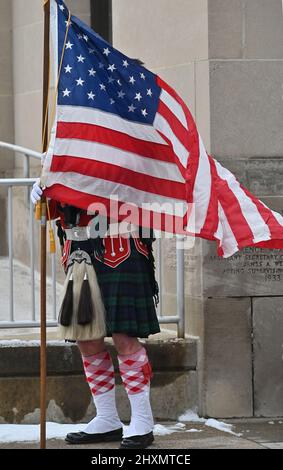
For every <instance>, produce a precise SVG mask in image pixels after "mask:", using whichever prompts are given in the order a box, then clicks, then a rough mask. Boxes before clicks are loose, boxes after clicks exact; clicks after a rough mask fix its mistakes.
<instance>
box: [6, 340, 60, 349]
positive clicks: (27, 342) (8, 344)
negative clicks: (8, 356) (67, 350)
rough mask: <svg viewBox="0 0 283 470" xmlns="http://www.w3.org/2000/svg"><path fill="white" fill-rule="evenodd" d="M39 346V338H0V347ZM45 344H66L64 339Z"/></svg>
mask: <svg viewBox="0 0 283 470" xmlns="http://www.w3.org/2000/svg"><path fill="white" fill-rule="evenodd" d="M32 346H36V347H39V346H40V340H37V339H31V340H22V339H3V340H0V348H11V347H13V348H19V347H32ZM47 346H67V345H66V343H65V341H64V340H56V341H48V342H47Z"/></svg>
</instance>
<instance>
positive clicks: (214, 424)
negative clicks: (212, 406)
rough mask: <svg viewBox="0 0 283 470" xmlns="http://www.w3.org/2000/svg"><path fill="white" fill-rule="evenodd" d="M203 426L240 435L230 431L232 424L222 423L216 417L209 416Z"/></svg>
mask: <svg viewBox="0 0 283 470" xmlns="http://www.w3.org/2000/svg"><path fill="white" fill-rule="evenodd" d="M204 424H205V426H209V427H210V428H214V429H218V430H219V431H222V432H228V433H229V434H233V435H234V436H238V437H240V436H241V435H242V434H239V433H236V432H234V431H232V428H233V425H232V424H228V423H223V421H217V419H213V418H209V419H207V420H206V422H205V423H204Z"/></svg>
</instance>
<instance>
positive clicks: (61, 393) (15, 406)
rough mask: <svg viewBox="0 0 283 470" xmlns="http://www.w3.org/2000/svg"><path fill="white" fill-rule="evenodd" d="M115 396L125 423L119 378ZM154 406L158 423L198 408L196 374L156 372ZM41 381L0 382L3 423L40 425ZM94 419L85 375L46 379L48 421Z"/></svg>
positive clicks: (126, 406)
mask: <svg viewBox="0 0 283 470" xmlns="http://www.w3.org/2000/svg"><path fill="white" fill-rule="evenodd" d="M116 379H117V380H116V396H117V406H118V410H119V415H120V417H121V419H122V420H125V421H128V420H129V418H130V406H129V400H128V399H127V396H126V392H125V390H124V387H123V386H122V385H121V381H120V378H118V376H116ZM151 385H152V386H151V402H152V408H153V412H154V416H155V418H156V419H160V420H168V419H174V420H175V419H178V416H180V415H181V414H182V413H184V412H185V411H186V410H187V409H188V408H195V407H197V405H198V384H197V372H196V371H188V372H172V371H171V372H168V373H167V372H156V373H155V374H154V377H153V380H152V384H151ZM39 392H40V380H39V378H38V377H15V378H11V377H2V378H0V423H11V424H12V423H22V424H37V423H39V417H40V410H39V406H40V398H39ZM93 416H95V407H94V405H93V403H92V399H91V395H90V391H89V387H88V385H87V383H86V381H85V379H84V377H83V375H69V376H66V375H64V376H62V375H61V376H49V377H47V421H56V422H58V423H75V422H82V423H83V422H88V421H90V420H91V419H92V418H93Z"/></svg>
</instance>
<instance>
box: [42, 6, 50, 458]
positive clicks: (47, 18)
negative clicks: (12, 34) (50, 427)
mask: <svg viewBox="0 0 283 470" xmlns="http://www.w3.org/2000/svg"><path fill="white" fill-rule="evenodd" d="M43 8H44V51H43V103H42V152H43V153H44V152H46V150H47V145H48V114H47V106H48V89H49V62H50V61H49V54H50V52H49V40H50V0H44V7H43ZM40 220H41V224H40V448H41V449H45V448H46V200H45V198H42V201H41V219H40Z"/></svg>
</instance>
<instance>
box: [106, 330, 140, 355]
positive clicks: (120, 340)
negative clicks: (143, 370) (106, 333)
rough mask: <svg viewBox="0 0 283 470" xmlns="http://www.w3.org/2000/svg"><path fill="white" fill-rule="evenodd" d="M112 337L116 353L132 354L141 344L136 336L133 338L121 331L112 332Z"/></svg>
mask: <svg viewBox="0 0 283 470" xmlns="http://www.w3.org/2000/svg"><path fill="white" fill-rule="evenodd" d="M112 338H113V341H114V344H115V347H116V349H117V352H118V354H122V355H128V354H134V353H136V352H137V351H138V350H139V349H140V348H141V346H142V345H141V343H140V342H139V340H138V339H137V338H133V337H131V336H128V335H125V334H122V333H113V335H112Z"/></svg>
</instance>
